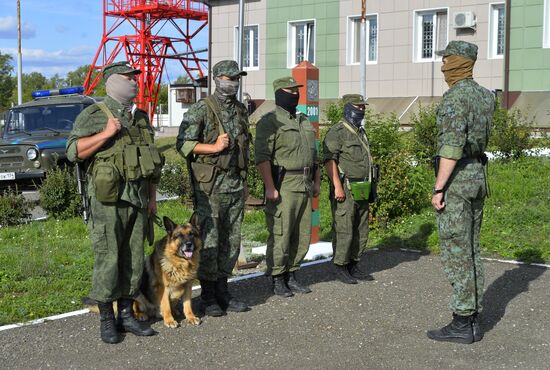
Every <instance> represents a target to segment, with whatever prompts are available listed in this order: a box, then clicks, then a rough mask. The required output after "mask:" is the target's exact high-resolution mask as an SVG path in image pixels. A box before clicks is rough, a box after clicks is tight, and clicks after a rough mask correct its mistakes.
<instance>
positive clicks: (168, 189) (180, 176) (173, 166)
mask: <svg viewBox="0 0 550 370" xmlns="http://www.w3.org/2000/svg"><path fill="white" fill-rule="evenodd" d="M158 191H160V192H161V193H164V194H166V195H170V196H177V197H179V198H181V200H182V201H185V200H186V199H189V198H190V195H191V184H190V178H189V172H188V170H187V164H186V163H185V161H184V160H183V159H181V158H180V159H178V160H175V161H166V163H165V164H164V167H163V168H162V176H161V177H160V182H159V184H158Z"/></svg>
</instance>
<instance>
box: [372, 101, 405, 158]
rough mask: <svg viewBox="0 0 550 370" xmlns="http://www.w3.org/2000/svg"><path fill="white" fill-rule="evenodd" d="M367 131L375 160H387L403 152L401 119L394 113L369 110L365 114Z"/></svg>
mask: <svg viewBox="0 0 550 370" xmlns="http://www.w3.org/2000/svg"><path fill="white" fill-rule="evenodd" d="M365 129H366V131H367V136H368V138H369V145H370V151H371V154H372V156H373V158H374V159H382V158H387V157H389V156H392V155H393V154H394V153H396V152H399V151H400V150H402V147H403V140H402V135H401V133H400V132H399V119H398V118H397V116H396V115H395V114H394V113H391V114H383V113H374V112H372V111H371V110H369V109H368V110H367V111H366V112H365Z"/></svg>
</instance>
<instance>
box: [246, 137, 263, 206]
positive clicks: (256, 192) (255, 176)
mask: <svg viewBox="0 0 550 370" xmlns="http://www.w3.org/2000/svg"><path fill="white" fill-rule="evenodd" d="M250 135H251V137H252V140H251V141H250V162H249V165H248V174H247V177H246V183H247V185H248V192H249V193H250V196H252V197H255V198H258V199H263V198H264V181H263V180H262V177H261V176H260V173H259V172H258V169H257V168H256V164H255V163H254V158H255V157H254V138H255V137H256V128H255V127H254V128H250Z"/></svg>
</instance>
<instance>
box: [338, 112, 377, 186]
mask: <svg viewBox="0 0 550 370" xmlns="http://www.w3.org/2000/svg"><path fill="white" fill-rule="evenodd" d="M343 124H344V127H345V128H347V129H348V130H349V131H351V132H352V133H354V134H355V135H357V136H358V137H359V141H360V142H361V144H362V145H363V147H364V148H365V150H366V151H367V155H368V157H369V166H372V156H371V154H370V146H369V139H368V138H367V135H366V134H365V133H360V132H358V131H357V130H355V129H354V128H353V127H351V126H350V124H349V123H347V122H346V121H344V122H343ZM361 139H362V140H361ZM369 181H372V171H371V169H370V168H369Z"/></svg>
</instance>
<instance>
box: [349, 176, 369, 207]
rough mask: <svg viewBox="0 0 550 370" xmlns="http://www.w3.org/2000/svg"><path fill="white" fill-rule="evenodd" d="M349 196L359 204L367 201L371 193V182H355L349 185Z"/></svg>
mask: <svg viewBox="0 0 550 370" xmlns="http://www.w3.org/2000/svg"><path fill="white" fill-rule="evenodd" d="M349 185H350V188H351V189H350V192H351V196H352V198H353V200H354V201H356V202H360V201H364V200H369V197H370V193H371V182H370V181H355V182H351V181H350V183H349Z"/></svg>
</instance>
